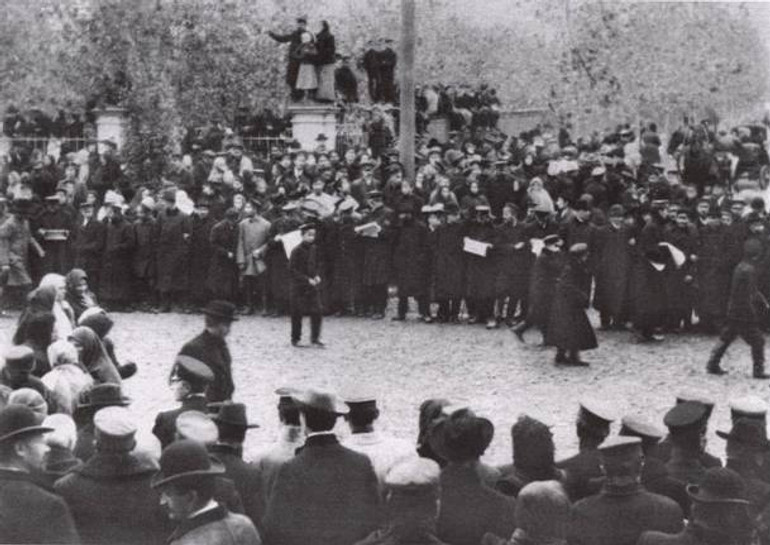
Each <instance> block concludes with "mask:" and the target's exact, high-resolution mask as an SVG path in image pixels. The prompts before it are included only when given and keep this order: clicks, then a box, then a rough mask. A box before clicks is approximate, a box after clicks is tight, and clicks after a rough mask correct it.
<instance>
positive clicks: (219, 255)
mask: <svg viewBox="0 0 770 545" xmlns="http://www.w3.org/2000/svg"><path fill="white" fill-rule="evenodd" d="M209 242H210V252H211V253H210V254H209V273H208V277H207V278H206V287H208V289H209V291H211V293H212V295H213V296H214V297H217V298H220V299H227V300H231V299H232V298H233V297H234V295H235V293H236V291H237V288H238V268H237V265H236V264H235V250H236V248H237V246H238V226H237V225H236V224H234V223H232V222H230V221H227V220H222V221H220V222H218V223H217V224H216V225H214V227H213V228H212V229H211V232H210V233H209ZM231 256H232V257H231Z"/></svg>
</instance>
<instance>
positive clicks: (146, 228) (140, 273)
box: [131, 217, 158, 282]
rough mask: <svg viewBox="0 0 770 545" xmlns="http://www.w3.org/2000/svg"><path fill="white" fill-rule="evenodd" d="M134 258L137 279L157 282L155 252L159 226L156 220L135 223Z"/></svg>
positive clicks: (133, 265) (147, 219) (133, 266)
mask: <svg viewBox="0 0 770 545" xmlns="http://www.w3.org/2000/svg"><path fill="white" fill-rule="evenodd" d="M133 227H134V257H133V259H132V262H131V266H132V270H133V272H134V276H135V277H136V278H141V279H143V280H150V281H151V282H154V280H155V274H156V270H155V251H156V248H157V244H158V224H157V222H156V221H155V218H149V217H148V218H146V219H138V220H136V222H135V223H134V226H133Z"/></svg>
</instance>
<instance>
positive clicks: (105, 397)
mask: <svg viewBox="0 0 770 545" xmlns="http://www.w3.org/2000/svg"><path fill="white" fill-rule="evenodd" d="M130 404H131V399H130V398H128V397H126V396H124V395H123V392H122V390H121V388H120V384H113V383H112V382H105V383H104V384H97V385H96V386H94V387H93V388H91V389H90V390H89V391H88V392H86V393H85V395H84V399H83V401H82V403H80V405H78V408H79V409H85V408H89V407H91V408H98V407H112V406H121V407H125V406H126V405H130Z"/></svg>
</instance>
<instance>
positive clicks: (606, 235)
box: [592, 204, 636, 329]
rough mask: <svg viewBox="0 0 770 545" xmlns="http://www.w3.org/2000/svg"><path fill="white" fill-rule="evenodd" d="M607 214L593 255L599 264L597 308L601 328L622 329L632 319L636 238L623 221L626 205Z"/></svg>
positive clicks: (596, 295)
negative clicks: (632, 285)
mask: <svg viewBox="0 0 770 545" xmlns="http://www.w3.org/2000/svg"><path fill="white" fill-rule="evenodd" d="M608 215H609V223H608V224H607V225H604V226H602V227H599V228H598V229H597V232H596V243H595V245H594V249H595V251H596V255H595V256H594V257H593V258H592V261H593V263H594V265H595V267H596V269H595V272H596V293H595V295H594V307H596V309H597V310H598V311H599V314H600V317H601V324H602V328H605V329H607V328H615V329H622V328H624V327H625V322H626V320H627V319H628V318H629V310H630V309H629V301H628V290H629V282H630V281H631V266H632V254H631V251H630V247H631V246H633V245H635V244H636V239H635V238H634V235H633V231H632V230H631V228H630V227H629V226H627V225H625V224H624V222H623V218H624V216H625V211H624V209H623V206H621V205H619V204H618V205H613V206H611V207H610V210H609V213H608Z"/></svg>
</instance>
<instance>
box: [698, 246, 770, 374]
mask: <svg viewBox="0 0 770 545" xmlns="http://www.w3.org/2000/svg"><path fill="white" fill-rule="evenodd" d="M761 253H762V246H761V244H760V243H759V242H758V241H756V240H748V241H746V244H745V245H744V247H743V260H742V261H741V262H740V263H739V264H738V266H737V267H736V268H735V271H734V272H733V279H732V283H731V285H730V300H729V302H728V303H727V324H726V325H725V327H724V329H722V333H721V335H720V336H719V343H718V344H717V345H716V346H715V347H714V350H713V351H712V352H711V357H710V358H709V361H708V365H707V367H706V370H707V371H708V372H709V373H711V374H712V375H724V374H726V373H727V371H726V370H724V369H723V368H722V367H720V365H719V362H720V360H721V359H722V356H724V354H725V352H726V351H727V348H728V347H729V346H730V345H731V344H732V342H733V341H734V340H735V339H736V337H738V336H741V337H742V338H743V340H745V341H746V342H747V343H748V345H749V346H751V358H752V360H753V362H754V378H758V379H766V378H770V375H768V374H767V373H766V372H765V339H764V337H763V336H762V331H761V330H760V329H759V313H758V312H757V309H756V307H755V305H757V304H761V305H764V306H765V307H766V306H767V301H766V300H765V298H764V297H763V296H762V294H761V293H760V292H759V288H758V283H757V269H756V263H757V260H758V259H759V258H760V257H761Z"/></svg>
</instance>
